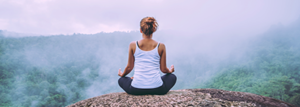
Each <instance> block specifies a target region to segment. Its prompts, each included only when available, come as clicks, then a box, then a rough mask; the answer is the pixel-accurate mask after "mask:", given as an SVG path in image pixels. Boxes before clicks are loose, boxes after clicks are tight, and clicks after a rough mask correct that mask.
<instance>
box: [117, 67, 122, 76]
mask: <svg viewBox="0 0 300 107" xmlns="http://www.w3.org/2000/svg"><path fill="white" fill-rule="evenodd" d="M118 75H119V76H120V77H122V72H121V68H120V69H119V72H118Z"/></svg>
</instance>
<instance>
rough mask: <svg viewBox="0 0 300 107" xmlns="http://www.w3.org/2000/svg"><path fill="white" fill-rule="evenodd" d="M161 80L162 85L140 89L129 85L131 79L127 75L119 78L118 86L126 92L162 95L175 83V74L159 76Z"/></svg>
mask: <svg viewBox="0 0 300 107" xmlns="http://www.w3.org/2000/svg"><path fill="white" fill-rule="evenodd" d="M161 79H162V81H163V85H162V86H160V87H157V88H153V89H140V88H135V87H133V86H131V82H132V79H130V78H129V77H121V78H120V79H119V81H118V82H119V85H120V87H121V88H122V89H123V90H124V91H125V92H126V93H128V94H132V95H148V94H150V95H164V94H167V93H168V92H169V90H170V89H171V88H172V87H173V86H174V85H175V83H176V79H177V78H176V76H175V75H174V74H166V75H163V76H161Z"/></svg>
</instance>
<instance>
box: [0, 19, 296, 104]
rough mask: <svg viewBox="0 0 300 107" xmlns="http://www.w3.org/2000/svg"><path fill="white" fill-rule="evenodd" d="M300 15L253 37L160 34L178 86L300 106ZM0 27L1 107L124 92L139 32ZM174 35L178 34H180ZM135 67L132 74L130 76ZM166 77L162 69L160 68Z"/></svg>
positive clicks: (59, 101) (62, 101)
mask: <svg viewBox="0 0 300 107" xmlns="http://www.w3.org/2000/svg"><path fill="white" fill-rule="evenodd" d="M299 29H300V21H298V22H297V23H294V24H293V25H290V26H281V25H276V26H273V27H271V28H270V30H269V31H267V32H265V33H263V34H261V35H258V36H253V37H248V38H240V37H231V38H221V39H222V40H220V38H210V39H207V38H205V37H204V36H197V35H196V36H186V35H182V36H178V35H176V33H171V32H163V31H161V32H157V33H154V38H155V39H156V40H158V41H160V42H163V43H165V44H166V47H167V63H168V65H170V64H174V65H175V70H176V71H175V74H176V75H177V77H178V80H177V83H176V85H175V86H174V88H173V89H183V88H217V89H225V90H231V91H242V92H250V93H255V94H259V95H263V96H268V97H273V98H276V99H279V100H283V101H286V102H289V103H292V104H295V105H298V106H300V104H299V102H300V78H299V77H300V42H299V40H300V30H299ZM4 32H6V31H0V74H1V75H0V76H1V78H0V83H1V85H0V106H45V105H47V106H52V107H57V106H66V105H69V104H72V103H75V102H77V101H80V100H83V99H87V98H90V97H94V96H99V95H102V94H106V93H112V92H122V91H123V90H122V89H121V88H119V86H118V84H117V79H118V76H117V70H118V69H119V68H122V69H124V67H125V66H126V64H127V56H128V46H129V43H130V42H131V41H135V40H138V39H140V38H141V34H140V33H139V32H113V33H98V34H73V35H53V36H31V37H29V36H26V37H8V36H6V35H5V34H6V33H7V32H6V33H4ZM174 35H175V36H174ZM132 74H133V72H131V73H130V74H129V76H132ZM162 75H163V74H162Z"/></svg>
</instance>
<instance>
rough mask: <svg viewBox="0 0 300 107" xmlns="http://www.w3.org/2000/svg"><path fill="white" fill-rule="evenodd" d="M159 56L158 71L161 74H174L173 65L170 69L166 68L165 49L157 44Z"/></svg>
mask: <svg viewBox="0 0 300 107" xmlns="http://www.w3.org/2000/svg"><path fill="white" fill-rule="evenodd" d="M158 51H159V55H160V70H161V72H163V73H173V72H174V65H172V66H171V68H170V69H168V68H167V61H166V59H167V58H166V57H167V56H166V47H165V44H163V43H160V44H159V48H158Z"/></svg>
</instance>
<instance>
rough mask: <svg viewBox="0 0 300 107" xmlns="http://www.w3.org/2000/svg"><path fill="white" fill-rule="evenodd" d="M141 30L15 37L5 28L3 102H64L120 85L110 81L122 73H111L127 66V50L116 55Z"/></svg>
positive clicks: (0, 44) (51, 106) (57, 105)
mask: <svg viewBox="0 0 300 107" xmlns="http://www.w3.org/2000/svg"><path fill="white" fill-rule="evenodd" d="M135 34H136V33H134V32H132V33H123V32H122V33H121V32H115V33H108V34H105V33H99V34H95V35H82V34H74V35H70V36H64V35H56V36H38V37H22V38H10V37H3V35H1V33H0V55H1V56H0V58H1V59H0V61H1V62H0V74H1V75H0V76H1V78H0V83H1V85H0V93H1V94H0V106H4V107H8V106H14V107H17V106H25V107H29V106H47V107H62V106H66V105H68V104H71V103H75V102H77V101H79V100H83V99H86V98H88V97H90V96H93V95H91V94H94V96H96V95H101V94H105V93H108V92H113V91H116V90H118V89H116V88H114V89H113V88H112V87H110V86H111V85H109V83H115V82H116V80H115V81H113V80H112V79H116V78H112V77H111V75H110V74H108V73H109V72H110V71H113V70H115V71H116V70H117V69H118V67H122V66H123V65H120V63H121V62H126V61H121V59H124V58H125V57H126V56H127V54H124V55H122V54H120V55H118V56H115V57H114V56H112V55H116V54H115V53H114V52H120V53H126V52H127V48H124V47H127V46H128V43H129V42H131V41H132V40H133V39H132V38H133V37H134V36H136V35H135ZM123 57H124V58H123ZM110 58H111V59H110ZM112 66H115V69H114V67H112ZM101 71H105V72H101ZM100 83H101V84H100ZM88 92H98V93H88Z"/></svg>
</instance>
